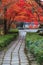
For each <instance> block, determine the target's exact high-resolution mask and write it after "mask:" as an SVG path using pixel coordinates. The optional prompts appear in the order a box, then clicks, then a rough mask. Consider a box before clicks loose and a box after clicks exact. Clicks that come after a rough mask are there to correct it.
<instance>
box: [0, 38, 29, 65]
mask: <svg viewBox="0 0 43 65" xmlns="http://www.w3.org/2000/svg"><path fill="white" fill-rule="evenodd" d="M13 43H14V44H13V45H12V46H11V47H10V48H9V49H8V50H7V51H6V52H5V53H3V54H2V56H1V55H0V65H29V63H28V60H27V57H26V55H25V53H24V48H25V43H24V38H23V37H19V38H18V40H17V41H16V42H14V41H13Z"/></svg>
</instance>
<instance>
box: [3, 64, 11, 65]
mask: <svg viewBox="0 0 43 65" xmlns="http://www.w3.org/2000/svg"><path fill="white" fill-rule="evenodd" d="M2 65H10V64H2Z"/></svg>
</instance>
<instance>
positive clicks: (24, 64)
mask: <svg viewBox="0 0 43 65" xmlns="http://www.w3.org/2000/svg"><path fill="white" fill-rule="evenodd" d="M21 65H29V63H26V62H25V63H21Z"/></svg>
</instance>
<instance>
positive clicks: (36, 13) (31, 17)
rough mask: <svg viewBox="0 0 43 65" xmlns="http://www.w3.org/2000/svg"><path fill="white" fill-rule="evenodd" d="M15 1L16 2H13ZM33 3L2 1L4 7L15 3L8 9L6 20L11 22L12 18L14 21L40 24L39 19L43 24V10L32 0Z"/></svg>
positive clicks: (20, 0)
mask: <svg viewBox="0 0 43 65" xmlns="http://www.w3.org/2000/svg"><path fill="white" fill-rule="evenodd" d="M13 1H15V2H13ZM30 1H31V3H27V2H26V1H25V0H18V1H17V0H9V1H8V0H2V6H5V5H7V4H9V3H10V2H13V3H12V4H11V5H9V7H8V8H7V11H6V13H5V18H6V19H7V20H9V19H10V18H11V19H13V20H14V21H15V20H16V21H24V22H36V23H37V22H38V21H39V19H40V21H41V22H43V15H42V14H43V9H42V8H41V7H40V6H38V4H37V3H36V2H35V1H33V2H32V0H30Z"/></svg>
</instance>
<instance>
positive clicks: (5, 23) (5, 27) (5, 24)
mask: <svg viewBox="0 0 43 65" xmlns="http://www.w3.org/2000/svg"><path fill="white" fill-rule="evenodd" d="M7 32H8V30H7V20H6V19H4V34H7Z"/></svg>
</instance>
